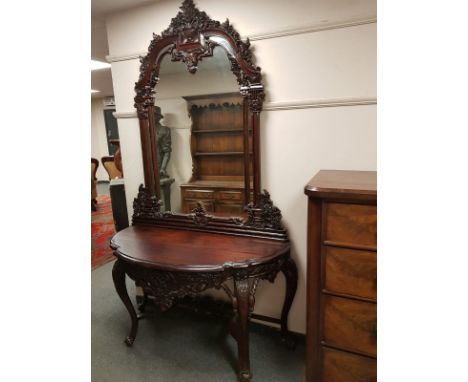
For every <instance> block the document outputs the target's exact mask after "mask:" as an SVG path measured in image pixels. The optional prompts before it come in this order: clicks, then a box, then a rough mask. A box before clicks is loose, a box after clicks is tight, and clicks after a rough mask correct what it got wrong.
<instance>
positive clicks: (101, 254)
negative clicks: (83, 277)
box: [91, 195, 115, 269]
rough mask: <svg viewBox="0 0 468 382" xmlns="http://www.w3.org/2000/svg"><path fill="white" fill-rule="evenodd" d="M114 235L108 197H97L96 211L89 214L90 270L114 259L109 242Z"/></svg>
mask: <svg viewBox="0 0 468 382" xmlns="http://www.w3.org/2000/svg"><path fill="white" fill-rule="evenodd" d="M114 234H115V228H114V220H113V217H112V207H111V200H110V196H109V195H99V196H98V197H97V211H92V212H91V269H96V268H97V267H100V266H101V265H104V264H106V263H108V262H109V261H112V260H114V259H115V257H114V255H113V254H112V249H110V247H109V241H110V239H111V238H112V236H113V235H114Z"/></svg>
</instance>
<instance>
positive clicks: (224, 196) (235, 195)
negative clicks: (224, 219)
mask: <svg viewBox="0 0 468 382" xmlns="http://www.w3.org/2000/svg"><path fill="white" fill-rule="evenodd" d="M218 199H219V200H233V201H238V202H241V201H242V192H240V191H218Z"/></svg>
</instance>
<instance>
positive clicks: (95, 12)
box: [91, 0, 160, 19]
mask: <svg viewBox="0 0 468 382" xmlns="http://www.w3.org/2000/svg"><path fill="white" fill-rule="evenodd" d="M159 1H160V0H91V15H92V17H96V18H100V19H102V18H104V17H105V16H107V15H108V14H110V13H114V12H120V11H123V10H126V9H130V8H136V7H139V6H142V5H146V4H151V3H157V2H159Z"/></svg>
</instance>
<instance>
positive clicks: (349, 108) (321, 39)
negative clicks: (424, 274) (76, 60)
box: [107, 0, 376, 333]
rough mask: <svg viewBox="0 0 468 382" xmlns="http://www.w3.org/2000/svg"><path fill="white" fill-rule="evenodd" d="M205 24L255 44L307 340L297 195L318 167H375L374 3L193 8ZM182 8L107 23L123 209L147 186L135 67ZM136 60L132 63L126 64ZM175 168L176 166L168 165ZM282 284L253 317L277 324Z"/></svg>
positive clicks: (141, 11)
mask: <svg viewBox="0 0 468 382" xmlns="http://www.w3.org/2000/svg"><path fill="white" fill-rule="evenodd" d="M196 3H197V6H198V7H199V9H201V10H203V11H205V12H207V14H208V15H210V17H211V18H213V19H217V20H220V21H224V20H225V19H226V17H229V19H230V20H231V22H232V23H233V24H234V25H235V27H236V28H237V29H238V31H239V32H240V33H241V35H242V36H248V37H251V41H252V46H253V48H254V55H255V57H256V62H257V64H258V65H259V66H261V67H262V73H263V75H264V84H265V87H266V92H267V98H266V101H267V102H266V104H265V105H264V111H263V112H262V115H261V118H262V122H261V128H262V133H261V134H262V153H261V154H262V187H263V188H266V189H268V191H269V192H270V193H271V195H272V199H273V201H274V202H275V204H276V205H277V206H278V207H279V208H280V209H281V211H282V213H283V217H284V223H285V225H286V226H287V227H288V229H289V233H290V237H291V241H292V248H293V251H292V256H293V257H294V259H295V260H296V262H297V264H298V268H299V288H298V291H297V294H296V298H295V301H294V304H293V307H292V310H291V313H290V328H291V329H292V330H294V331H297V332H302V333H305V319H306V308H305V306H306V305H305V304H306V289H305V282H306V280H305V277H306V261H307V253H306V237H307V234H306V226H307V221H306V205H307V198H306V196H305V195H304V193H303V187H304V185H305V184H306V183H307V181H308V180H309V179H310V178H311V177H312V176H313V175H314V174H315V173H316V172H317V171H318V170H320V169H353V170H375V169H376V105H375V103H376V101H375V99H376V22H375V17H376V3H375V1H372V0H365V1H358V0H357V1H347V0H316V1H309V0H291V1H288V2H287V3H285V2H284V1H279V0H276V1H271V0H258V1H255V2H253V1H247V0H239V1H231V2H221V1H215V0H198V1H196ZM179 5H180V4H179V2H178V1H161V2H158V3H157V4H154V5H150V6H146V7H142V8H138V9H136V10H133V11H126V12H123V13H119V14H114V15H112V16H110V17H109V18H108V20H107V28H108V30H107V32H108V37H109V52H110V59H111V61H113V62H112V75H113V82H114V92H115V97H116V105H117V112H118V113H123V114H122V115H124V114H127V115H129V116H130V117H131V118H122V119H119V131H120V138H121V147H122V156H123V166H124V172H125V177H126V192H127V203H128V206H129V215H131V203H132V200H133V198H134V197H135V196H136V193H137V188H138V185H139V184H140V183H142V182H143V170H142V164H141V148H140V138H139V128H138V120H137V119H136V118H135V116H134V115H135V114H128V113H134V108H133V97H134V89H133V88H134V84H135V81H136V80H137V79H138V71H139V62H138V59H136V58H135V57H136V56H137V55H138V54H139V53H142V52H145V51H146V50H147V47H148V45H149V43H150V40H151V38H152V33H153V32H155V33H159V32H161V31H162V30H164V29H165V28H166V27H167V26H168V25H169V23H170V20H171V18H172V17H174V16H175V15H176V13H177V11H178V6H179ZM132 57H133V58H132ZM172 160H174V158H173V159H172ZM283 295H284V280H283V278H282V277H278V279H277V281H276V282H275V284H274V285H271V284H269V283H261V284H260V286H259V289H258V291H257V299H256V307H255V311H256V312H257V313H260V314H267V315H271V316H279V313H280V310H281V306H282V298H283V297H282V296H283Z"/></svg>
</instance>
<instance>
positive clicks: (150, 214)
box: [133, 184, 163, 219]
mask: <svg viewBox="0 0 468 382" xmlns="http://www.w3.org/2000/svg"><path fill="white" fill-rule="evenodd" d="M161 205H162V201H161V200H158V198H157V197H156V196H152V195H150V194H149V192H148V190H147V189H146V188H145V187H144V186H143V185H142V184H141V185H140V187H139V188H138V196H137V197H136V198H135V199H134V200H133V219H135V218H147V219H157V218H161V217H162V216H163V213H162V212H161Z"/></svg>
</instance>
